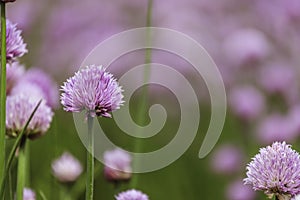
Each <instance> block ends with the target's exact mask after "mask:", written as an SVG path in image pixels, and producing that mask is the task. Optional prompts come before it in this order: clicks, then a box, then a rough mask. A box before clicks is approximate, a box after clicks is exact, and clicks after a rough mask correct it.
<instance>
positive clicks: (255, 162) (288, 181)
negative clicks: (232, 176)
mask: <svg viewBox="0 0 300 200" xmlns="http://www.w3.org/2000/svg"><path fill="white" fill-rule="evenodd" d="M244 182H245V184H247V185H252V187H253V189H254V190H261V191H264V192H265V193H266V194H275V195H277V196H287V197H289V198H288V199H290V198H291V197H293V196H295V195H296V194H299V193H300V155H299V153H298V152H296V151H295V150H293V149H292V148H291V145H288V144H286V143H285V142H282V143H281V142H275V143H273V144H272V145H271V146H267V147H265V148H261V149H260V150H259V153H258V154H257V155H256V156H255V157H254V158H253V159H252V161H251V162H250V163H249V164H248V165H247V178H245V179H244ZM280 199H281V198H280Z"/></svg>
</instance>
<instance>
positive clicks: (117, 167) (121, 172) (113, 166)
mask: <svg viewBox="0 0 300 200" xmlns="http://www.w3.org/2000/svg"><path fill="white" fill-rule="evenodd" d="M103 157H104V165H105V167H104V176H105V178H106V179H107V180H108V181H113V182H117V181H127V180H129V179H130V178H131V156H130V155H129V154H128V153H127V152H125V151H123V150H121V149H115V150H111V151H106V152H104V156H103Z"/></svg>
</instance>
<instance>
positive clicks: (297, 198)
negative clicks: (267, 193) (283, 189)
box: [292, 195, 300, 200]
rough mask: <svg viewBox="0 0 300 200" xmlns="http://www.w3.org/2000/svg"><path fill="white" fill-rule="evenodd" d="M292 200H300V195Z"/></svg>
mask: <svg viewBox="0 0 300 200" xmlns="http://www.w3.org/2000/svg"><path fill="white" fill-rule="evenodd" d="M292 200H300V195H297V196H295V197H294V198H292Z"/></svg>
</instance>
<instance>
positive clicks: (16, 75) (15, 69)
mask: <svg viewBox="0 0 300 200" xmlns="http://www.w3.org/2000/svg"><path fill="white" fill-rule="evenodd" d="M24 73H25V68H24V66H23V65H20V64H19V63H18V62H13V63H11V64H7V65H6V94H7V95H9V94H10V92H11V90H12V88H13V87H14V86H15V85H16V84H17V83H18V81H19V80H20V79H21V77H22V76H23V74H24Z"/></svg>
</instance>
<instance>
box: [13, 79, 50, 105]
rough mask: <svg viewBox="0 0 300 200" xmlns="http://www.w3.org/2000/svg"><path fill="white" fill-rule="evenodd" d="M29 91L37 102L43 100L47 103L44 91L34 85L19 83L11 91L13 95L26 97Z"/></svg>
mask: <svg viewBox="0 0 300 200" xmlns="http://www.w3.org/2000/svg"><path fill="white" fill-rule="evenodd" d="M28 91H30V98H31V99H34V100H36V101H39V100H40V99H43V100H44V101H45V102H46V97H45V94H44V93H43V91H42V89H41V88H40V87H39V86H38V85H36V84H33V83H30V82H25V81H18V84H16V85H15V87H14V88H13V89H12V90H11V95H24V96H28V95H29V94H28Z"/></svg>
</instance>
